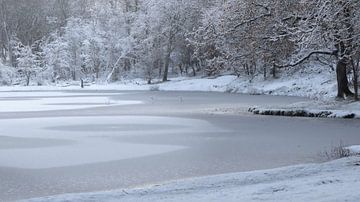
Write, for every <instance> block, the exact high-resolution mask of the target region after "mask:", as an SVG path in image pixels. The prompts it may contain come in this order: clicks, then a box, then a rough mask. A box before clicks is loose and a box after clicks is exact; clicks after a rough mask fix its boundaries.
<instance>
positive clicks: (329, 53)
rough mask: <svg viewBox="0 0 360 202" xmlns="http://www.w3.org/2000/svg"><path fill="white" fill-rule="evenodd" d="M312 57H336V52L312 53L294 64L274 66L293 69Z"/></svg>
mask: <svg viewBox="0 0 360 202" xmlns="http://www.w3.org/2000/svg"><path fill="white" fill-rule="evenodd" d="M313 55H329V56H336V55H337V51H332V52H330V51H313V52H310V53H309V54H308V55H306V56H305V57H303V58H301V59H300V60H298V61H296V62H294V63H290V64H284V65H279V64H274V65H275V66H276V67H277V68H286V67H295V66H298V65H300V64H301V63H303V62H305V61H306V60H308V59H309V58H310V57H311V56H313Z"/></svg>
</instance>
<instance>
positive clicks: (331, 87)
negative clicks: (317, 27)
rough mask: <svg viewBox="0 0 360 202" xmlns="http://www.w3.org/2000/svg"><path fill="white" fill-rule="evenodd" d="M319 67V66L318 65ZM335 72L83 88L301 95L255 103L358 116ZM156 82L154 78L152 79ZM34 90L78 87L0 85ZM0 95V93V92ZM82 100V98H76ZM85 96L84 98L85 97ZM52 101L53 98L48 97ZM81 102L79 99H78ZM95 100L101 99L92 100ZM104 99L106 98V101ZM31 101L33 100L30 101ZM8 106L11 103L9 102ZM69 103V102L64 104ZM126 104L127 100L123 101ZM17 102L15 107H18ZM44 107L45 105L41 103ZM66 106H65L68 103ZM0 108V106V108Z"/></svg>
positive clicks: (355, 104) (359, 109)
mask: <svg viewBox="0 0 360 202" xmlns="http://www.w3.org/2000/svg"><path fill="white" fill-rule="evenodd" d="M319 68H320V67H319ZM335 76H336V75H335V73H334V72H333V71H331V70H330V68H329V69H324V68H320V69H317V68H316V67H313V68H307V69H304V70H302V71H300V70H299V71H296V72H295V73H292V75H291V76H289V75H287V76H286V75H284V76H282V77H280V78H278V79H273V78H268V79H267V80H264V79H263V78H262V77H261V76H258V77H255V78H253V79H252V80H251V81H250V79H249V78H248V77H240V78H238V77H236V76H233V75H226V76H220V77H216V78H191V77H190V78H189V77H178V78H173V79H171V81H169V82H165V83H160V82H159V83H157V84H153V85H148V84H147V82H146V81H145V80H143V79H133V80H123V81H120V82H117V83H112V84H91V85H88V86H86V87H85V89H84V90H124V91H126V90H153V91H210V92H230V93H247V94H271V95H285V96H300V97H308V98H312V100H311V101H308V102H301V103H295V104H292V105H288V106H284V105H276V106H266V107H265V108H264V106H254V107H256V108H258V109H259V110H263V111H264V110H269V109H277V110H283V111H289V110H290V111H291V110H305V111H307V112H309V113H319V112H323V111H326V112H329V114H330V115H329V117H344V116H348V115H354V118H360V103H359V102H353V101H351V100H346V101H337V100H335V97H336V86H337V85H336V78H335ZM155 82H156V81H155ZM30 90H31V91H34V90H80V87H79V84H78V83H76V82H73V83H70V84H58V85H54V86H30V87H23V86H13V87H0V92H4V93H5V94H6V92H8V91H30ZM0 97H3V96H1V93H0ZM79 99H84V98H79ZM85 99H86V98H85ZM44 102H49V103H50V104H51V102H52V100H47V101H44ZM59 102H60V103H61V102H63V101H61V100H59ZM79 102H81V100H79ZM93 102H95V103H99V102H104V101H101V99H100V100H99V99H98V100H93ZM105 102H107V101H105ZM29 103H30V104H31V103H32V101H30V102H29ZM8 104H9V105H10V103H8ZM65 104H68V103H65ZM125 104H127V103H125ZM21 105H22V103H20V104H19V105H18V106H21ZM43 106H44V105H43ZM67 107H68V106H67ZM0 111H1V109H0Z"/></svg>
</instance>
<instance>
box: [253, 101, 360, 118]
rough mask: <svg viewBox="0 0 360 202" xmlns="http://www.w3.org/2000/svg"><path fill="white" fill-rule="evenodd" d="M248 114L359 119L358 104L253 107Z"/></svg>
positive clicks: (337, 103) (312, 103) (319, 102)
mask: <svg viewBox="0 0 360 202" xmlns="http://www.w3.org/2000/svg"><path fill="white" fill-rule="evenodd" d="M249 112H252V113H254V114H261V115H272V116H298V117H322V118H349V119H352V118H356V119H360V102H352V101H342V102H339V101H307V102H299V103H295V104H291V105H285V106H273V107H253V108H250V109H249Z"/></svg>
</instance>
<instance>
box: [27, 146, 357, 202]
mask: <svg viewBox="0 0 360 202" xmlns="http://www.w3.org/2000/svg"><path fill="white" fill-rule="evenodd" d="M352 148H358V146H357V147H352ZM359 186H360V157H359V156H353V157H349V158H345V159H340V160H336V161H332V162H328V163H322V164H308V165H298V166H291V167H285V168H278V169H272V170H262V171H252V172H244V173H234V174H225V175H218V176H210V177H203V178H195V179H188V180H182V181H175V182H169V183H166V184H162V185H154V186H151V187H145V188H138V189H126V190H118V191H108V192H98V193H84V194H67V195H59V196H52V197H45V198H39V199H30V200H26V201H28V202H46V201H55V202H63V201H104V202H114V201H122V202H124V201H126V202H132V201H144V202H146V201H174V202H182V201H184V202H185V201H206V202H208V201H227V202H228V201H327V202H328V201H354V202H355V201H359V200H360V193H359Z"/></svg>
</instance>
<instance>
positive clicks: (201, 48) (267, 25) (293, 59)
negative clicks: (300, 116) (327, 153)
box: [0, 0, 360, 99]
mask: <svg viewBox="0 0 360 202" xmlns="http://www.w3.org/2000/svg"><path fill="white" fill-rule="evenodd" d="M359 17H360V2H359V1H352V0H343V1H334V0H315V1H314V0H300V1H299V0H277V1H268V0H101V1H99V0H98V1H97V0H0V65H1V68H0V81H1V84H2V85H48V84H51V83H57V82H63V81H79V80H85V81H88V82H101V83H110V82H116V81H119V80H122V79H125V78H130V79H131V78H142V79H145V80H146V81H147V82H148V83H152V82H154V80H156V81H159V80H161V81H167V80H168V78H169V77H177V76H189V77H192V76H218V75H225V74H234V75H237V76H245V77H247V78H249V80H251V79H252V78H254V77H259V76H261V77H263V78H264V79H271V78H278V77H280V76H284V75H283V74H281V73H283V72H286V71H290V70H291V69H293V68H305V67H306V66H326V67H329V69H331V71H333V72H334V75H336V76H337V82H338V97H339V98H344V97H347V96H353V95H354V94H357V91H358V90H357V85H356V84H357V83H358V71H359V64H360V62H359V61H360V48H359V43H360V19H359ZM285 76H291V75H289V74H285ZM355 98H356V99H357V96H356V95H355Z"/></svg>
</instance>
